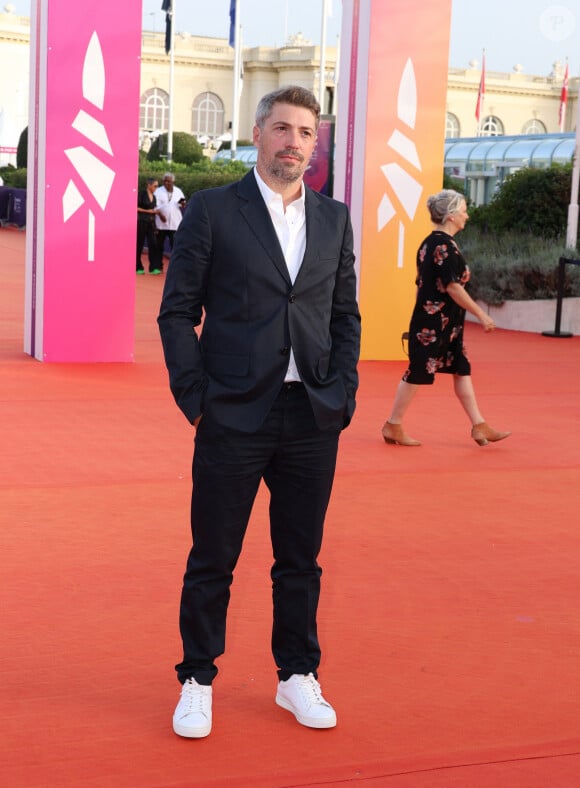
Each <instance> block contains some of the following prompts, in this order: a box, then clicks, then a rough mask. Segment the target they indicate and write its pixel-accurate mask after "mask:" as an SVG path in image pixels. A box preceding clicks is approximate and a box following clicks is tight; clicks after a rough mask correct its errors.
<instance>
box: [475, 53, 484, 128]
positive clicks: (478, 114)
mask: <svg viewBox="0 0 580 788" xmlns="http://www.w3.org/2000/svg"><path fill="white" fill-rule="evenodd" d="M484 101H485V49H484V50H483V52H482V57H481V76H480V78H479V90H478V92H477V105H476V109H475V117H476V118H477V128H476V129H475V136H476V137H480V136H481V118H482V117H483V102H484Z"/></svg>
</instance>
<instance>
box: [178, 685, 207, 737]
mask: <svg viewBox="0 0 580 788" xmlns="http://www.w3.org/2000/svg"><path fill="white" fill-rule="evenodd" d="M211 694H212V693H211V686H205V685H204V684H198V683H197V681H196V680H195V679H194V678H191V679H187V681H186V682H185V684H184V685H183V688H182V690H181V698H180V699H179V703H178V704H177V707H176V709H175V712H174V714H173V730H174V731H175V733H177V735H178V736H186V737H187V738H188V739H202V738H203V737H204V736H209V732H210V731H211Z"/></svg>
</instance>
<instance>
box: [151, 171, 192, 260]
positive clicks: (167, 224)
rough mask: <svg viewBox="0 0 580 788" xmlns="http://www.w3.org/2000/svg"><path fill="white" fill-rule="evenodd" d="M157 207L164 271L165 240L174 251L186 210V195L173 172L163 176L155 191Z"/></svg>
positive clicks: (160, 253) (160, 252)
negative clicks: (174, 242)
mask: <svg viewBox="0 0 580 788" xmlns="http://www.w3.org/2000/svg"><path fill="white" fill-rule="evenodd" d="M155 198H156V200H157V207H158V208H159V213H158V214H157V217H156V219H155V224H156V226H157V238H158V243H159V264H160V268H161V271H163V250H164V248H165V239H166V238H167V239H168V241H169V247H170V249H173V241H174V238H175V232H176V230H177V228H178V227H179V225H180V224H181V219H182V218H183V210H184V208H185V195H184V194H183V192H182V191H181V189H180V188H179V186H176V185H175V176H174V175H173V173H171V172H166V173H165V175H164V176H163V183H162V185H161V186H159V187H158V189H157V190H156V191H155Z"/></svg>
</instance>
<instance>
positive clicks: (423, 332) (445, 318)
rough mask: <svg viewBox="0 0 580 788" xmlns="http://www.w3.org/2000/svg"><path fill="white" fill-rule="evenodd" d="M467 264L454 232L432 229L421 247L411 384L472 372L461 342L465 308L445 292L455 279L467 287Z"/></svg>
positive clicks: (411, 342)
mask: <svg viewBox="0 0 580 788" xmlns="http://www.w3.org/2000/svg"><path fill="white" fill-rule="evenodd" d="M469 276H470V274H469V268H468V266H467V264H466V262H465V260H464V259H463V256H462V255H461V252H460V251H459V247H458V246H457V244H456V243H455V241H454V240H453V236H451V235H448V234H447V233H444V232H442V231H441V230H434V231H433V232H432V233H431V235H429V236H427V238H425V240H424V241H423V242H422V243H421V245H420V247H419V251H418V252H417V279H416V282H415V283H416V285H417V300H416V303H415V308H414V310H413V314H412V316H411V324H410V328H409V367H408V369H407V371H406V372H405V374H404V375H403V380H404V381H406V382H407V383H414V384H418V385H428V384H431V383H433V381H434V379H435V373H436V372H447V373H451V374H455V375H470V374H471V366H470V364H469V359H468V358H467V355H466V353H465V348H464V346H463V326H464V322H465V309H462V308H461V307H460V306H459V305H458V304H456V303H455V301H454V300H453V299H452V298H451V296H450V295H449V294H448V293H447V290H446V288H447V286H448V285H449V284H451V282H458V283H459V284H460V285H462V286H463V287H465V285H466V284H467V282H468V281H469Z"/></svg>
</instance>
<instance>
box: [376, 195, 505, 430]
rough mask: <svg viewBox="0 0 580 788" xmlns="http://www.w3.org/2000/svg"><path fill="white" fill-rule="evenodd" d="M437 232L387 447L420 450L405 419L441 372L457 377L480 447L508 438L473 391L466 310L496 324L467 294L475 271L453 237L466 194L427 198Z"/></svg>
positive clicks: (427, 244) (426, 252)
mask: <svg viewBox="0 0 580 788" xmlns="http://www.w3.org/2000/svg"><path fill="white" fill-rule="evenodd" d="M427 208H428V209H429V213H430V215H431V221H432V222H433V224H434V225H435V229H434V230H433V232H432V233H431V234H430V235H429V236H428V237H427V238H426V239H425V240H424V241H423V242H422V243H421V245H420V247H419V251H418V253H417V280H416V284H417V300H416V303H415V308H414V310H413V314H412V316H411V325H410V328H409V367H408V369H407V371H406V372H405V374H404V375H403V379H402V380H401V382H400V383H399V387H398V389H397V394H396V396H395V402H394V403H393V408H392V411H391V415H390V417H389V419H388V420H387V421H386V422H385V424H384V426H383V438H384V439H385V441H386V443H394V444H399V445H401V446H420V445H421V443H420V441H418V440H415V439H414V438H411V437H410V436H409V435H407V434H406V433H405V431H404V430H403V425H402V421H403V417H404V415H405V413H406V411H407V408H408V407H409V405H410V404H411V401H412V400H413V397H414V396H415V394H416V393H417V390H418V388H419V386H427V385H431V384H432V383H433V382H434V380H435V374H436V373H438V372H446V373H448V374H451V375H453V385H454V390H455V394H456V396H457V398H458V399H459V401H460V403H461V405H462V406H463V408H464V410H465V412H466V413H467V416H468V417H469V419H470V421H471V424H472V430H471V437H472V438H473V439H474V441H475V442H476V443H478V444H479V445H480V446H485V445H486V444H487V443H489V442H490V441H492V442H495V441H499V440H503V439H504V438H507V437H508V435H510V434H511V433H509V432H499V431H498V430H494V429H493V428H492V427H490V426H489V425H488V424H487V423H486V422H485V420H484V418H483V416H482V415H481V412H480V410H479V407H478V405H477V400H476V398H475V392H474V389H473V382H472V380H471V365H470V363H469V359H468V357H467V354H466V352H465V347H464V345H463V327H464V323H465V312H466V311H468V312H471V314H472V315H475V317H476V318H477V319H478V320H479V322H480V323H481V324H482V326H483V329H484V331H493V330H494V328H495V323H494V322H493V320H492V318H491V317H490V316H489V315H488V314H486V313H485V312H484V311H483V309H481V307H479V306H478V305H477V303H476V302H475V301H474V300H473V299H472V298H471V296H470V295H469V294H468V293H467V291H466V290H465V285H466V284H467V282H468V281H469V275H470V274H469V268H468V266H467V264H466V263H465V260H464V259H463V257H462V255H461V252H460V251H459V248H458V246H457V244H456V243H455V241H454V239H453V236H454V235H455V234H456V233H457V232H459V230H463V228H464V227H465V224H466V222H467V220H468V219H469V216H468V214H467V204H466V202H465V198H464V197H463V195H462V194H459V193H458V192H456V191H453V190H452V189H444V190H443V191H441V192H439V193H438V194H434V195H433V196H431V197H429V199H428V200H427Z"/></svg>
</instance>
